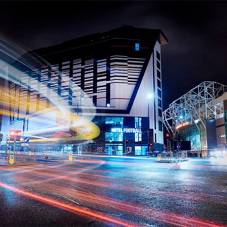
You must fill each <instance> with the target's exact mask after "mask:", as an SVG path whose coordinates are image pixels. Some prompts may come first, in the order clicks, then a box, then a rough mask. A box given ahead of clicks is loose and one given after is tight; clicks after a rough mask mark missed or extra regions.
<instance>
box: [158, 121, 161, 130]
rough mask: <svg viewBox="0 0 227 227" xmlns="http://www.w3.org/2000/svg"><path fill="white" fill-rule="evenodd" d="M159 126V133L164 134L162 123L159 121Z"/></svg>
mask: <svg viewBox="0 0 227 227" xmlns="http://www.w3.org/2000/svg"><path fill="white" fill-rule="evenodd" d="M158 126H159V131H161V132H162V122H161V121H158Z"/></svg>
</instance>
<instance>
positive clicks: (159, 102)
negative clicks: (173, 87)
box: [158, 99, 162, 107]
mask: <svg viewBox="0 0 227 227" xmlns="http://www.w3.org/2000/svg"><path fill="white" fill-rule="evenodd" d="M158 106H159V107H162V101H161V99H158Z"/></svg>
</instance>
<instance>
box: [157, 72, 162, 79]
mask: <svg viewBox="0 0 227 227" xmlns="http://www.w3.org/2000/svg"><path fill="white" fill-rule="evenodd" d="M157 77H158V78H159V79H161V73H160V71H159V70H157Z"/></svg>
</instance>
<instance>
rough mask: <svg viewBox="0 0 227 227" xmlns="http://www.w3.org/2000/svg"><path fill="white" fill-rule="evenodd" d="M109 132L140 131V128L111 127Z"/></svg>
mask: <svg viewBox="0 0 227 227" xmlns="http://www.w3.org/2000/svg"><path fill="white" fill-rule="evenodd" d="M111 132H123V133H142V130H141V128H111Z"/></svg>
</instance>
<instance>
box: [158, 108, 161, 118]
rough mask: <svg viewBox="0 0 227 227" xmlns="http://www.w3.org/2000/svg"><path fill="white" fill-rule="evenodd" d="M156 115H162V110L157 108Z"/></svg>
mask: <svg viewBox="0 0 227 227" xmlns="http://www.w3.org/2000/svg"><path fill="white" fill-rule="evenodd" d="M158 116H159V117H162V110H161V109H159V108H158Z"/></svg>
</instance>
